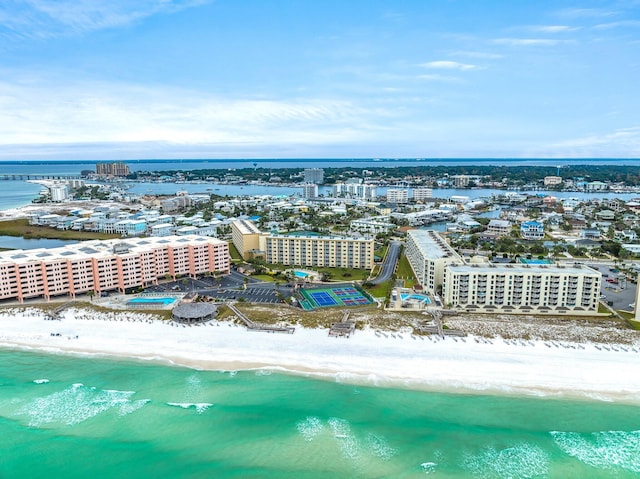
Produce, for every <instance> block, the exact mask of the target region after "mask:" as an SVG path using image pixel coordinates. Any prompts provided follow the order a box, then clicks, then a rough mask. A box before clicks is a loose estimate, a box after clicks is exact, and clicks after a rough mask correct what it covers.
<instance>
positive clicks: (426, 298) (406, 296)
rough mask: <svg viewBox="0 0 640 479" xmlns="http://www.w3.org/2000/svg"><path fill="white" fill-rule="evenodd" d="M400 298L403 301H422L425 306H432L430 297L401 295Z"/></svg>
mask: <svg viewBox="0 0 640 479" xmlns="http://www.w3.org/2000/svg"><path fill="white" fill-rule="evenodd" d="M400 297H401V298H402V301H406V300H407V299H415V300H416V301H422V302H423V303H424V304H431V300H430V299H429V297H428V296H425V295H424V294H415V293H414V294H401V295H400Z"/></svg>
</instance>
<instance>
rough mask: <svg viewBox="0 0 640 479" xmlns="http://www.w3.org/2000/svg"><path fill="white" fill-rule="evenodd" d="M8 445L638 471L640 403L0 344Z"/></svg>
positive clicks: (52, 464) (21, 466) (487, 469)
mask: <svg viewBox="0 0 640 479" xmlns="http://www.w3.org/2000/svg"><path fill="white" fill-rule="evenodd" d="M469 367H473V365H472V364H470V365H469ZM0 451H2V459H1V460H0V477H2V478H23V477H25V478H26V477H43V476H44V477H65V478H76V477H77V478H81V477H82V478H85V477H92V478H95V479H100V478H111V477H119V478H123V477H125V478H126V477H136V478H142V477H159V478H162V477H171V478H202V477H212V478H213V477H215V478H251V477H256V478H257V477H260V478H263V477H266V478H271V477H272V478H329V477H340V478H350V477H353V478H387V477H388V478H414V477H416V478H418V477H427V476H428V477H441V478H449V477H456V478H460V477H462V478H464V477H481V478H542V477H549V478H553V477H562V478H592V477H593V478H602V477H615V478H631V477H640V407H638V406H635V405H625V404H616V403H607V402H594V401H579V400H568V399H550V398H533V397H507V396H486V395H466V394H452V393H436V392H424V391H412V390H404V389H392V388H377V387H365V386H361V385H352V384H344V383H340V382H336V381H335V380H326V381H323V380H318V379H311V378H308V377H300V376H290V375H284V374H278V373H275V372H274V373H271V372H268V371H238V372H236V371H199V370H193V369H188V368H182V367H173V366H170V365H163V364H158V363H154V362H143V361H123V360H115V359H107V358H94V357H77V356H66V355H58V354H44V353H36V352H30V351H17V350H12V349H0Z"/></svg>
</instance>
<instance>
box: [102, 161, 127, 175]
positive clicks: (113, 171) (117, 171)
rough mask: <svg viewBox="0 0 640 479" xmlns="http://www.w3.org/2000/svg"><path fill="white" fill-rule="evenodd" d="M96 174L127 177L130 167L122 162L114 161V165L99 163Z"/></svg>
mask: <svg viewBox="0 0 640 479" xmlns="http://www.w3.org/2000/svg"><path fill="white" fill-rule="evenodd" d="M96 174H97V175H109V176H127V175H128V174H129V167H128V166H127V165H125V164H124V163H122V162H121V161H120V162H118V161H114V162H113V163H97V164H96Z"/></svg>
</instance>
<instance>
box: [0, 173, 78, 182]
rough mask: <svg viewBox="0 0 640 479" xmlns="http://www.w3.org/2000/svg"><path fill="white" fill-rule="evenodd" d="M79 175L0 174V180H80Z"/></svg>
mask: <svg viewBox="0 0 640 479" xmlns="http://www.w3.org/2000/svg"><path fill="white" fill-rule="evenodd" d="M82 178H84V177H83V176H81V175H34V174H31V173H29V174H19V173H15V174H4V175H3V174H0V180H5V181H7V180H8V181H27V180H80V179H82Z"/></svg>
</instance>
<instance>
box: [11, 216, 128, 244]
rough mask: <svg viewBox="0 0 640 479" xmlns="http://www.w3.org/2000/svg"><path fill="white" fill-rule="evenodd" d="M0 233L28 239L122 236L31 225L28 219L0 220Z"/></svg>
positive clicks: (84, 238) (81, 238)
mask: <svg viewBox="0 0 640 479" xmlns="http://www.w3.org/2000/svg"><path fill="white" fill-rule="evenodd" d="M0 235H5V236H21V237H23V238H27V239H43V238H46V239H60V240H78V241H83V240H92V239H98V240H104V239H112V238H120V235H114V234H107V233H94V232H92V231H75V230H59V229H56V228H50V227H48V226H31V225H29V220H27V219H17V220H8V221H0Z"/></svg>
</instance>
